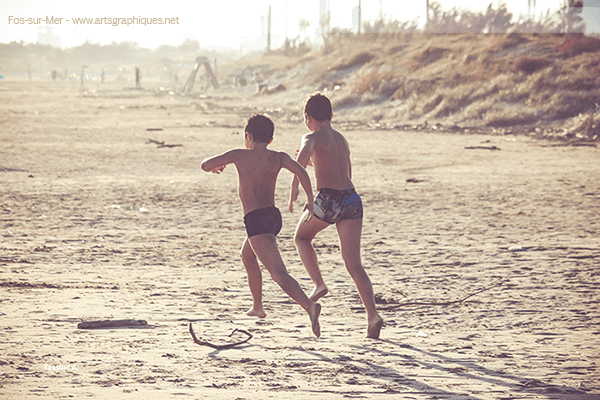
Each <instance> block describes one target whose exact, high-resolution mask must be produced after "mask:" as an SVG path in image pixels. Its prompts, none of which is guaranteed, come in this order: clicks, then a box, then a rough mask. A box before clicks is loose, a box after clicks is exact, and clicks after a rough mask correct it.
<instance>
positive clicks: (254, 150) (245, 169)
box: [202, 114, 321, 336]
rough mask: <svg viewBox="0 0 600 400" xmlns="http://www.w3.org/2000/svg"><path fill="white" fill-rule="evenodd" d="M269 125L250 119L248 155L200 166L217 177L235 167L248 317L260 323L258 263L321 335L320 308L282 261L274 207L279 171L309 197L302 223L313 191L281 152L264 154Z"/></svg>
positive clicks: (241, 152) (238, 152)
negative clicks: (248, 295) (291, 176)
mask: <svg viewBox="0 0 600 400" xmlns="http://www.w3.org/2000/svg"><path fill="white" fill-rule="evenodd" d="M274 130H275V127H274V124H273V122H272V121H271V120H270V119H269V118H268V117H266V116H264V115H261V114H254V115H252V116H251V117H250V118H249V119H248V123H247V124H246V127H245V128H244V132H245V137H244V143H245V146H246V149H232V150H229V151H226V152H225V153H223V154H220V155H217V156H214V157H210V158H207V159H206V160H204V161H202V169H203V170H204V171H206V172H209V171H210V172H213V173H216V174H219V173H221V172H223V170H224V169H225V166H226V165H227V164H232V163H233V164H235V166H236V168H237V171H238V192H239V196H240V200H241V202H242V208H243V210H244V224H245V226H246V232H247V234H248V237H247V238H246V239H245V240H244V244H243V245H242V250H241V253H240V256H241V258H242V262H243V263H244V267H245V268H246V273H247V275H248V285H249V286H250V292H251V294H252V299H253V307H252V308H251V309H250V311H248V313H247V314H248V315H251V316H257V317H259V318H264V317H265V316H266V314H265V311H264V309H263V305H262V275H261V271H260V266H259V265H258V261H257V257H258V260H260V262H262V264H263V265H264V266H265V268H266V269H267V271H269V273H270V274H271V278H273V280H274V281H275V282H276V283H277V284H278V285H279V286H280V287H281V288H282V289H283V290H284V291H285V292H286V293H287V294H288V295H289V296H290V297H291V298H292V299H294V300H295V301H296V302H297V303H298V304H299V305H300V306H301V307H302V308H303V309H304V310H305V311H306V312H307V313H308V315H309V317H310V323H311V326H312V331H313V333H314V334H315V335H316V336H320V335H321V331H320V326H319V314H320V313H321V305H320V304H318V303H316V302H314V301H312V300H310V299H309V298H308V297H307V296H306V294H305V293H304V291H303V290H302V288H301V287H300V285H299V284H298V282H297V281H296V280H295V279H294V278H292V277H291V276H290V275H289V274H288V272H287V270H286V268H285V265H284V263H283V260H282V259H281V255H280V254H279V249H278V248H277V241H276V239H275V235H277V233H279V231H280V229H281V213H280V212H279V210H278V209H277V208H276V207H275V183H276V181H277V175H278V174H279V171H280V170H281V168H285V169H287V170H289V171H290V172H292V173H293V174H294V176H295V177H296V178H297V179H298V180H299V181H300V183H301V184H302V187H303V188H304V190H305V191H306V195H307V196H308V197H309V201H308V202H307V204H306V206H305V208H304V209H305V211H306V213H307V214H306V217H307V218H310V217H311V215H312V213H313V199H312V188H311V185H310V178H309V176H308V173H307V172H306V170H305V169H304V168H303V167H302V166H301V165H300V164H298V163H297V162H296V161H294V160H293V159H292V158H291V157H290V156H289V155H287V154H286V153H283V152H278V151H273V150H270V149H267V146H268V145H269V143H271V141H272V140H273V131H274Z"/></svg>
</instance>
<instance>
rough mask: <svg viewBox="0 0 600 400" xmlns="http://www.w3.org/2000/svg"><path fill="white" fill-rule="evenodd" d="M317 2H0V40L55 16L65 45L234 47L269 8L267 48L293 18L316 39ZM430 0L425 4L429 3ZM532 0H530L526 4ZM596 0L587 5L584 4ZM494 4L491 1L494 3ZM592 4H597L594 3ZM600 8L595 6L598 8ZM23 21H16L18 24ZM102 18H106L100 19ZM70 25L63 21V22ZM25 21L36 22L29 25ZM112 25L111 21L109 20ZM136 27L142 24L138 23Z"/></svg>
mask: <svg viewBox="0 0 600 400" xmlns="http://www.w3.org/2000/svg"><path fill="white" fill-rule="evenodd" d="M321 1H322V0H246V1H240V0H206V1H205V0H196V1H190V0H169V1H163V2H150V1H143V2H142V1H126V0H100V1H83V0H78V1H72V0H65V1H60V0H56V1H47V0H19V1H12V0H0V42H2V43H8V42H11V41H19V40H23V41H25V42H37V41H38V33H39V32H40V29H39V28H40V27H44V26H46V22H45V20H46V17H55V18H62V23H61V24H53V25H51V26H52V28H53V30H52V32H53V33H54V34H56V35H58V36H59V37H60V44H61V46H62V47H63V48H64V47H70V46H77V45H80V44H81V43H83V42H85V41H86V40H88V41H90V42H92V43H100V44H109V43H111V42H113V41H115V42H120V41H132V42H137V43H138V44H139V45H140V46H142V47H147V48H155V47H158V46H160V45H161V44H169V45H178V44H180V43H182V42H183V41H184V40H185V39H195V40H198V42H199V43H200V46H201V47H209V46H226V47H230V48H233V49H240V46H242V44H243V43H244V42H246V43H248V42H251V41H252V40H254V39H255V38H257V37H259V36H260V35H261V33H262V32H264V29H265V28H264V27H261V16H263V18H264V20H266V15H267V14H268V10H269V5H271V16H272V17H271V19H272V28H271V32H272V44H273V47H278V46H279V45H280V44H281V42H282V41H283V39H284V38H285V37H286V35H287V36H289V37H295V36H297V35H298V34H299V21H300V19H305V20H308V21H309V22H310V23H311V25H310V27H309V28H308V30H307V31H306V33H307V34H308V36H309V37H310V38H311V39H313V38H314V37H315V29H316V28H317V27H318V26H319V10H320V6H321ZM431 1H432V0H431ZM533 1H534V0H531V2H532V3H533ZM439 2H440V3H441V4H442V7H443V8H444V9H445V10H449V9H451V8H453V7H457V8H462V9H470V10H473V11H476V10H482V9H485V8H486V7H487V6H488V5H489V3H490V1H485V0H461V1H458V0H439ZM593 2H596V3H600V0H588V3H593ZM505 3H506V4H507V6H508V8H509V10H510V11H511V12H512V13H513V14H515V15H516V16H518V15H519V14H527V12H528V0H505ZM563 3H564V0H536V14H538V15H539V14H540V13H541V12H545V11H547V10H549V9H550V10H552V11H556V10H557V9H558V8H559V7H560V6H561V5H562V4H563ZM498 4H499V1H498V0H495V1H494V6H496V7H497V6H498ZM357 5H358V0H354V1H352V0H329V9H330V12H331V26H332V27H335V26H337V27H340V28H350V27H352V11H353V8H354V7H356V6H357ZM596 7H600V4H597V5H596ZM598 10H600V8H598ZM380 12H383V15H384V16H385V18H386V19H387V18H390V17H391V18H393V19H397V20H400V21H407V20H413V19H415V18H420V21H421V22H423V21H424V12H425V0H409V1H406V0H362V19H363V21H364V20H373V19H375V18H377V16H378V15H379V13H380ZM133 17H135V18H137V19H142V18H148V19H149V18H174V20H172V21H173V22H175V23H174V24H170V25H146V26H144V25H143V24H140V23H138V24H131V25H129V26H127V25H119V26H113V25H109V24H108V22H109V21H108V18H111V19H114V18H130V19H132V18H133ZM15 18H17V19H19V18H23V22H24V23H23V24H20V23H17V22H20V20H15ZM29 18H34V19H35V18H41V21H42V23H41V24H33V23H32V24H30V23H29V21H28V19H29ZM73 18H94V19H96V18H98V19H103V20H102V22H103V24H102V25H81V24H79V25H77V24H74V21H73ZM104 18H106V19H104ZM67 20H69V21H67ZM32 22H35V20H33V21H32ZM111 22H112V21H111ZM141 22H143V20H141Z"/></svg>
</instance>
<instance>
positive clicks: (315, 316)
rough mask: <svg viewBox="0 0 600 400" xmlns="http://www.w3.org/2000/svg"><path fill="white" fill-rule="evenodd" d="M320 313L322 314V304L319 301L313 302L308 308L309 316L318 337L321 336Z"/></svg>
mask: <svg viewBox="0 0 600 400" xmlns="http://www.w3.org/2000/svg"><path fill="white" fill-rule="evenodd" d="M319 315H321V305H320V304H319V303H313V304H312V305H311V307H310V308H309V309H308V316H309V317H310V324H311V325H312V331H313V333H314V334H315V336H316V337H320V336H321V325H320V324H319Z"/></svg>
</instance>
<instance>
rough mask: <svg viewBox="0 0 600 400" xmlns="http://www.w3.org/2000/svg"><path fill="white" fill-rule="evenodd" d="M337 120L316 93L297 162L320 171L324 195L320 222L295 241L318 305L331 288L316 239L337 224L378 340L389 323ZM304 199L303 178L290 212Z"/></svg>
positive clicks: (302, 229)
mask: <svg viewBox="0 0 600 400" xmlns="http://www.w3.org/2000/svg"><path fill="white" fill-rule="evenodd" d="M332 118H333V112H332V109H331V102H330V101H329V99H328V98H327V97H326V96H323V95H321V94H319V93H316V94H314V95H312V96H310V97H309V98H308V100H307V102H306V104H305V106H304V122H305V124H306V126H307V128H308V129H310V131H311V133H307V134H306V135H304V136H303V137H302V146H301V148H300V150H299V152H298V155H297V157H296V160H297V161H298V162H299V163H300V165H302V166H303V167H306V166H307V165H312V166H314V168H315V176H316V179H317V190H318V191H319V193H318V195H317V197H316V199H315V201H314V216H315V217H316V218H311V219H310V220H309V221H307V222H299V223H298V226H297V227H296V234H295V237H294V239H295V242H296V248H297V249H298V253H299V254H300V259H301V260H302V263H303V264H304V267H305V268H306V270H307V271H308V274H309V275H310V278H311V279H312V281H313V283H314V284H315V288H314V290H313V292H312V293H311V294H310V296H309V297H310V299H311V300H313V301H317V300H319V299H320V298H321V297H323V296H325V295H326V294H327V291H328V289H327V286H326V285H325V282H324V281H323V277H322V276H321V271H320V270H319V264H318V261H317V254H316V253H315V250H314V248H313V246H312V240H313V239H314V237H315V236H316V234H317V233H319V232H320V231H322V230H323V229H325V228H327V227H328V226H330V225H333V224H335V226H336V228H337V232H338V236H339V239H340V246H341V251H342V258H343V260H344V264H345V265H346V269H347V270H348V272H349V273H350V276H351V277H352V279H353V280H354V284H355V285H356V288H357V289H358V293H359V294H360V297H361V299H362V302H363V304H364V306H365V309H366V311H367V337H368V338H375V339H377V338H379V333H380V331H381V328H382V327H383V319H382V318H381V316H380V315H379V313H378V312H377V308H376V306H375V296H374V294H373V286H372V284H371V280H370V279H369V276H368V275H367V273H366V271H365V269H364V267H363V265H362V262H361V258H360V237H361V231H362V218H363V208H362V202H361V199H360V196H359V195H358V194H357V193H356V191H355V190H354V185H353V183H352V166H351V163H350V148H349V146H348V141H347V140H346V138H344V136H343V135H342V134H341V133H339V132H338V131H336V130H334V129H333V128H332V127H331V119H332ZM307 193H308V192H307ZM298 194H299V191H298V179H297V178H296V177H294V178H293V180H292V187H291V194H290V203H289V210H290V212H293V211H294V204H293V203H294V201H296V200H297V199H298ZM306 212H308V211H306ZM306 212H305V213H306ZM306 218H307V216H303V217H302V218H301V219H300V221H305V220H306Z"/></svg>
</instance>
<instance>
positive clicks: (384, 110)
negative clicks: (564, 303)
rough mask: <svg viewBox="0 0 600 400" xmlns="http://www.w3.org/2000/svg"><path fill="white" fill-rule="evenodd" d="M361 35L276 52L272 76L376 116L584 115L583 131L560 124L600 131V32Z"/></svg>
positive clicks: (478, 119) (551, 120)
mask: <svg viewBox="0 0 600 400" xmlns="http://www.w3.org/2000/svg"><path fill="white" fill-rule="evenodd" d="M352 38H353V39H352V40H350V39H349V38H348V37H346V36H342V37H340V38H339V41H338V42H336V46H333V47H332V49H333V50H332V51H330V52H329V53H328V54H314V53H312V54H308V55H305V56H304V57H302V58H300V57H299V58H296V59H291V60H290V59H289V58H285V57H279V58H278V59H276V58H271V59H270V60H269V64H270V68H269V70H268V71H267V72H266V76H267V77H268V78H269V77H270V78H271V79H274V78H275V77H278V79H279V80H280V81H281V82H283V83H284V84H285V85H286V87H288V89H295V88H298V87H306V86H308V87H309V89H308V90H322V91H323V90H327V91H329V95H330V97H331V98H332V101H333V103H334V106H335V107H336V109H338V110H340V111H342V112H343V111H344V110H347V111H350V110H354V109H355V108H356V107H358V106H363V107H368V106H376V107H372V114H371V117H372V118H373V119H375V120H378V121H383V122H385V121H388V122H390V123H394V122H396V123H398V122H406V121H430V122H434V123H447V124H458V125H463V126H488V127H496V128H499V127H512V126H532V125H533V124H538V125H539V124H542V125H553V126H561V127H567V126H573V125H574V124H576V123H577V122H576V121H583V120H585V121H588V122H586V124H583V125H582V124H579V126H578V127H579V128H581V129H578V130H577V132H575V133H574V132H571V131H568V130H567V129H566V128H564V129H559V131H560V132H562V133H561V134H563V135H566V136H567V137H569V136H577V137H579V138H581V139H587V140H598V139H599V137H600V124H598V123H597V122H596V121H598V120H600V115H599V112H598V102H599V99H600V59H599V58H598V51H600V39H595V38H590V37H585V36H583V35H580V34H573V35H561V34H517V33H513V34H487V35H486V34H456V35H454V34H402V35H379V36H375V35H364V36H363V38H362V39H360V40H359V39H357V38H356V37H354V36H353V37H352ZM264 61H265V59H263V60H261V61H260V62H264ZM257 62H258V61H257ZM292 66H293V67H294V68H293V69H292ZM285 70H288V71H292V70H293V71H294V77H293V78H294V79H291V78H292V77H291V76H290V74H287V75H285V74H283V75H282V72H283V71H285ZM589 121H592V122H591V123H590V122H589Z"/></svg>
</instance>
